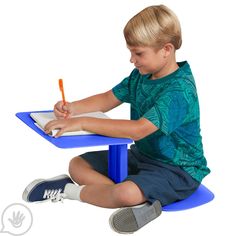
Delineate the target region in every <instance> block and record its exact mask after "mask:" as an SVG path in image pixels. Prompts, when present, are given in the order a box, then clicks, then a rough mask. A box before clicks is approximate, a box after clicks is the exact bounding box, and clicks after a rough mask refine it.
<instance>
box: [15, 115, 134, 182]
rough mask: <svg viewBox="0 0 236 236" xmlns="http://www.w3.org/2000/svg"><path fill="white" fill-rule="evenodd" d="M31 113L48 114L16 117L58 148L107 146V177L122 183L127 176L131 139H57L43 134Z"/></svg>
mask: <svg viewBox="0 0 236 236" xmlns="http://www.w3.org/2000/svg"><path fill="white" fill-rule="evenodd" d="M32 112H48V111H30V112H18V113H16V116H17V117H18V118H19V119H20V120H21V121H23V122H24V123H25V124H26V125H28V126H29V127H30V128H31V129H33V130H34V131H35V132H36V133H38V134H39V135H41V136H42V137H43V138H45V139H46V140H48V141H49V142H51V143H52V144H54V145H55V146H56V147H59V148H79V147H91V146H103V145H108V146H109V151H108V175H109V177H110V178H111V179H112V180H113V181H114V182H115V183H119V182H121V181H123V180H124V179H125V178H126V177H127V174H128V162H127V158H128V156H127V154H128V152H127V149H128V144H130V143H132V142H133V141H132V140H131V139H127V138H113V137H107V136H102V135H97V134H88V135H77V136H62V137H59V138H54V137H51V136H49V135H47V134H45V133H44V132H43V131H42V130H41V129H40V128H38V127H37V126H36V125H35V121H34V120H33V119H32V118H31V116H30V113H32Z"/></svg>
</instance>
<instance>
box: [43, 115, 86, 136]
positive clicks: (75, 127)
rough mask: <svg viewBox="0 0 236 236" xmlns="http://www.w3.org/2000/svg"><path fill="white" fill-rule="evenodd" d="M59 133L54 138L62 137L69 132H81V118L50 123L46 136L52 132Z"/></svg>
mask: <svg viewBox="0 0 236 236" xmlns="http://www.w3.org/2000/svg"><path fill="white" fill-rule="evenodd" d="M57 129H58V132H57V133H56V135H55V136H54V137H55V138H57V137H59V136H61V135H62V134H63V133H65V132H69V131H79V130H81V122H80V118H70V119H58V120H52V121H50V122H48V123H47V124H46V125H45V127H44V131H45V133H46V134H50V133H51V132H52V130H57Z"/></svg>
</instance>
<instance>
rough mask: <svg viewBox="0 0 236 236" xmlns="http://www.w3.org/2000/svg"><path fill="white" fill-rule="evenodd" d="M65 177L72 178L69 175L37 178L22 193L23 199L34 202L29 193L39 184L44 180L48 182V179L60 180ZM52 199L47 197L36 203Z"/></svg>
mask: <svg viewBox="0 0 236 236" xmlns="http://www.w3.org/2000/svg"><path fill="white" fill-rule="evenodd" d="M65 178H70V177H69V176H68V175H58V176H56V177H53V178H50V179H36V180H34V181H33V182H31V183H30V184H29V185H28V186H27V187H26V188H25V190H24V192H23V194H22V199H23V200H24V201H26V202H30V203H33V202H31V201H29V200H28V196H29V193H30V192H31V191H32V190H33V189H34V188H36V187H37V186H38V185H39V184H41V183H43V182H46V181H47V182H48V181H55V180H60V179H65ZM49 200H50V199H45V200H43V201H34V203H36V202H46V201H49Z"/></svg>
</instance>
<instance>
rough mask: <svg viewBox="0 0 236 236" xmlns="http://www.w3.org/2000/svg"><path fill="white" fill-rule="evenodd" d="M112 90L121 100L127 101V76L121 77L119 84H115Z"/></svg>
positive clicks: (128, 94) (128, 95)
mask: <svg viewBox="0 0 236 236" xmlns="http://www.w3.org/2000/svg"><path fill="white" fill-rule="evenodd" d="M112 92H113V93H114V95H115V96H116V98H118V99H119V100H120V101H121V102H127V103H128V102H129V101H130V93H129V77H127V78H125V79H123V80H122V81H121V82H120V83H119V84H117V85H116V86H115V87H114V88H113V89H112Z"/></svg>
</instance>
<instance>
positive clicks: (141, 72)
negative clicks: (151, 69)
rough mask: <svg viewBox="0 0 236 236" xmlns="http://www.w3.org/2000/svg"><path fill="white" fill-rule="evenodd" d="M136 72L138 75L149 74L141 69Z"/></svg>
mask: <svg viewBox="0 0 236 236" xmlns="http://www.w3.org/2000/svg"><path fill="white" fill-rule="evenodd" d="M138 71H139V73H140V74H141V75H146V74H149V73H148V72H147V71H145V70H142V69H138Z"/></svg>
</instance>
